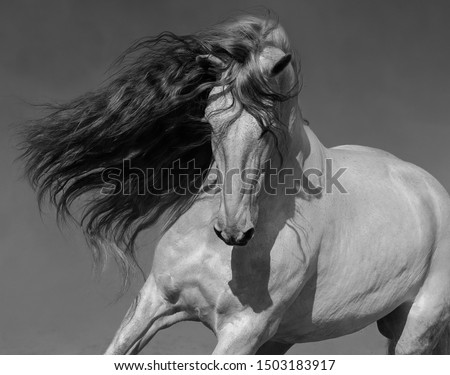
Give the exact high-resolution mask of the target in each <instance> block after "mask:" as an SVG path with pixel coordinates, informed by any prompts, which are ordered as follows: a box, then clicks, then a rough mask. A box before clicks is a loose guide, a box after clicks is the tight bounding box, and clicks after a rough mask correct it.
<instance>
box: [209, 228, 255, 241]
mask: <svg viewBox="0 0 450 375" xmlns="http://www.w3.org/2000/svg"><path fill="white" fill-rule="evenodd" d="M214 232H215V233H216V234H217V237H219V238H220V239H221V240H222V241H223V242H225V243H226V244H227V245H229V246H245V245H247V243H248V241H250V240H251V239H252V238H253V234H254V233H255V228H253V227H251V228H248V229H246V230H245V231H241V230H238V229H237V228H226V227H225V228H222V227H221V226H220V225H219V224H215V225H214Z"/></svg>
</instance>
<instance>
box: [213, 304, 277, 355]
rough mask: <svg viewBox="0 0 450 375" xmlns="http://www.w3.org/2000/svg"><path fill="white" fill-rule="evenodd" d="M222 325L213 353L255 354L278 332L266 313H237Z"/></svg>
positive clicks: (217, 331)
mask: <svg viewBox="0 0 450 375" xmlns="http://www.w3.org/2000/svg"><path fill="white" fill-rule="evenodd" d="M220 326H221V328H219V329H218V330H216V336H217V345H216V347H215V349H214V351H213V353H212V354H255V353H256V352H257V351H258V349H259V348H260V347H261V345H262V344H263V343H264V342H266V341H268V340H269V339H270V338H271V337H272V336H273V335H274V334H275V333H276V329H275V328H276V327H274V326H273V325H272V326H271V325H270V324H269V319H268V318H267V317H266V316H265V314H264V315H262V314H254V313H249V314H244V313H239V314H235V315H233V316H232V318H229V319H227V321H226V322H221V323H220Z"/></svg>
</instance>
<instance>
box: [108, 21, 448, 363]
mask: <svg viewBox="0 0 450 375" xmlns="http://www.w3.org/2000/svg"><path fill="white" fill-rule="evenodd" d="M224 25H225V26H223V25H222V26H219V27H216V28H215V29H211V30H213V31H209V33H208V32H205V33H204V34H198V35H200V36H198V38H200V39H202V38H203V39H202V41H203V42H209V41H210V40H211V36H212V35H215V36H217V35H219V36H220V35H222V36H224V37H226V38H225V39H226V41H224V42H223V43H222V46H223V48H224V50H226V51H227V53H221V52H220V51H219V50H218V49H213V48H212V49H209V50H207V51H206V52H208V53H203V54H200V53H198V54H197V56H196V59H195V62H196V63H197V64H198V66H203V67H205V66H206V68H205V69H210V70H214V71H215V72H216V73H217V72H218V78H217V80H216V82H215V83H214V87H213V88H212V89H210V90H209V91H208V92H207V93H208V95H207V97H206V98H205V103H207V104H206V105H205V107H204V108H203V109H202V112H203V114H204V122H205V123H207V124H208V126H210V128H211V133H210V138H209V139H210V145H211V151H212V157H211V160H213V163H214V164H213V166H214V167H215V168H216V171H215V172H214V173H213V169H210V170H209V175H208V176H207V178H206V179H205V180H204V182H205V181H206V182H208V181H209V182H211V181H212V182H214V181H215V179H216V178H217V175H220V176H226V177H225V179H224V180H225V181H222V182H224V184H225V185H229V186H228V188H225V186H224V185H222V188H221V189H219V190H220V191H219V192H215V193H211V192H209V191H206V190H202V191H203V192H202V193H199V194H198V195H197V196H196V197H195V200H194V201H193V203H192V205H191V206H189V208H187V209H186V210H185V211H183V212H182V213H181V214H180V215H179V217H177V218H176V220H174V222H171V223H170V225H168V229H167V230H166V231H164V232H163V234H162V236H161V238H160V241H159V243H158V246H157V248H156V252H155V256H154V261H153V266H152V270H151V273H150V275H149V277H148V278H147V280H146V282H145V285H144V286H143V288H142V290H141V291H140V293H139V295H138V296H137V298H136V300H135V302H134V303H133V305H132V306H131V308H130V310H129V312H128V313H127V315H126V317H125V319H124V321H123V322H122V324H121V327H120V328H119V330H118V331H117V333H116V335H115V337H114V339H113V341H112V343H111V344H110V346H109V348H108V349H107V351H106V353H107V354H136V353H138V352H139V351H140V350H141V349H142V348H143V347H144V346H145V345H146V344H147V343H148V342H149V340H150V339H151V338H152V337H153V336H154V335H155V334H156V333H157V332H158V331H159V330H161V329H163V328H166V327H169V326H171V325H173V324H174V323H177V322H180V321H183V320H194V321H201V322H202V323H203V324H204V325H206V326H207V327H208V328H210V329H211V330H212V331H214V333H215V335H216V337H217V340H218V342H217V346H216V348H215V350H214V352H213V354H255V353H257V354H258V353H262V354H283V353H285V352H286V351H287V350H288V349H289V348H290V347H291V346H292V345H293V344H295V343H304V342H312V341H320V340H326V339H330V338H335V337H339V336H343V335H347V334H350V333H352V332H356V331H358V330H361V329H362V328H364V327H366V326H367V325H369V324H371V323H372V322H375V321H376V322H377V323H378V328H379V330H380V332H381V333H382V334H383V335H384V336H386V337H387V338H388V339H389V340H390V345H389V352H390V353H395V354H428V353H433V354H435V353H436V354H437V353H450V329H449V323H450V200H449V196H448V194H447V192H446V191H445V189H444V188H443V187H442V186H441V185H440V184H439V183H438V182H437V181H436V180H435V179H434V178H433V177H432V176H430V175H429V174H428V173H427V172H425V171H423V170H422V169H420V168H419V167H417V166H414V165H412V164H410V163H407V162H404V161H402V160H400V159H398V158H396V157H395V156H392V155H391V154H389V153H387V152H384V151H380V150H377V149H373V148H368V147H361V146H339V147H334V148H326V147H325V146H324V145H322V143H321V142H320V141H319V140H318V138H317V137H316V136H315V134H314V133H313V131H312V130H311V129H310V127H309V126H307V125H306V124H305V121H304V119H303V118H302V115H301V112H300V109H299V106H298V97H297V94H298V93H297V92H296V91H293V88H295V87H297V86H296V84H297V83H298V82H297V77H298V71H297V66H298V62H297V60H296V58H295V57H294V56H293V54H292V51H291V49H290V47H289V42H288V39H287V36H286V34H285V32H284V30H283V29H282V27H281V26H279V25H278V24H277V23H275V22H274V21H273V20H271V19H263V18H258V17H252V16H244V17H241V18H238V19H237V20H232V21H229V22H228V23H225V24H224ZM217 30H221V32H222V33H223V34H220V33H219V32H218V31H217ZM236 35H239V38H240V39H239V38H237V39H236ZM233 38H234V39H233ZM246 38H247V39H246ZM238 39H239V40H238ZM232 42H234V44H232ZM211 43H212V42H211ZM250 43H253V44H254V45H257V47H255V48H254V49H249V47H248V46H250V45H253V44H250ZM236 46H237V47H240V49H239V48H237V47H236ZM235 47H236V48H235ZM233 48H234V49H233ZM245 48H247V49H248V50H245ZM218 51H219V52H218ZM200 52H202V51H200ZM241 55H242V56H243V57H242V56H241ZM241 57H242V58H241ZM192 69H193V68H192ZM172 84H173V82H172ZM258 84H259V85H260V86H258ZM258 89H261V91H262V93H260V92H259V91H258ZM278 94H279V98H284V99H283V100H281V99H279V100H277V95H278ZM252 103H253V104H254V106H252ZM255 103H256V104H255ZM268 162H270V163H271V165H272V166H279V165H281V163H282V165H283V168H285V169H284V172H283V173H280V172H279V170H277V171H278V172H277V173H275V174H272V175H270V174H269V173H268V172H267V170H266V169H264V168H265V166H266V165H267V163H268ZM330 168H332V170H330ZM231 170H233V171H239V173H241V171H243V170H246V171H248V170H250V171H259V170H263V172H262V173H255V174H254V177H253V178H250V179H249V178H247V179H244V178H241V177H242V174H241V175H237V174H235V176H234V177H233V178H231V179H229V178H228V177H229V173H228V172H229V171H231ZM286 171H288V172H289V173H286ZM280 176H281V177H283V176H284V177H283V178H280ZM269 177H270V180H271V182H270V191H268V189H267V188H263V187H264V186H268V185H269V184H268V180H269ZM273 177H275V178H273ZM273 180H275V181H273ZM216 182H217V184H219V183H220V182H221V181H216ZM292 187H295V194H294V193H293V191H292Z"/></svg>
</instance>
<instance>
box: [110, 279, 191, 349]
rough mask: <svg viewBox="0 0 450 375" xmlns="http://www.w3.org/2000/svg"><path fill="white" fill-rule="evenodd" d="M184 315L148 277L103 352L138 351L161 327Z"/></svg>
mask: <svg viewBox="0 0 450 375" xmlns="http://www.w3.org/2000/svg"><path fill="white" fill-rule="evenodd" d="M187 318H188V317H187V313H186V312H184V311H176V310H175V309H174V307H173V305H172V304H170V303H169V302H168V301H167V300H165V299H164V298H163V296H162V295H161V293H160V291H159V290H158V288H157V286H156V284H155V281H154V278H153V277H152V276H150V277H149V278H148V280H147V281H146V283H145V284H144V286H143V288H142V289H141V291H140V292H139V294H138V296H137V297H136V299H135V300H134V302H133V304H132V305H131V306H130V308H129V309H128V312H127V314H126V315H125V318H124V319H123V321H122V324H121V325H120V328H119V329H118V331H117V332H116V335H115V336H114V339H113V340H112V342H111V344H110V345H109V347H108V349H107V350H106V352H105V354H137V353H139V351H141V350H142V348H143V347H144V346H145V345H146V344H147V343H148V342H149V341H150V339H151V338H152V337H153V336H154V335H155V334H156V333H157V332H158V331H159V330H160V329H163V328H167V327H169V326H171V325H172V324H174V323H177V322H180V321H182V320H186V319H187Z"/></svg>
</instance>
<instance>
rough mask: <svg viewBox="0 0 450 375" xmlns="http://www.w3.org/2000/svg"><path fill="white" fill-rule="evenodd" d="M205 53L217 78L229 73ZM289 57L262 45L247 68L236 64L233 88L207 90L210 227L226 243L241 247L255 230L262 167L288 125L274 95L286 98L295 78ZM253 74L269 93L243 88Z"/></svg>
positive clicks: (272, 154) (275, 149)
mask: <svg viewBox="0 0 450 375" xmlns="http://www.w3.org/2000/svg"><path fill="white" fill-rule="evenodd" d="M205 58H208V59H210V62H211V64H216V65H217V64H218V65H222V66H223V69H224V72H223V77H222V80H221V81H226V76H227V75H229V74H230V72H229V71H228V70H227V69H226V68H225V64H224V63H223V62H221V61H220V60H218V59H217V58H215V57H211V56H207V57H205ZM291 60H292V55H291V54H290V53H285V52H284V51H282V50H281V49H279V48H276V47H273V46H268V47H265V48H264V49H263V50H262V51H261V53H259V54H258V55H256V56H254V57H253V58H252V59H251V61H250V62H249V63H248V65H249V66H248V67H247V69H242V67H240V69H241V71H240V72H239V73H238V74H237V75H236V76H235V82H234V89H231V88H230V86H228V85H224V86H217V87H215V88H213V89H212V90H211V92H210V95H209V101H208V106H207V107H206V110H205V119H206V120H207V121H208V122H209V123H210V125H211V129H212V136H211V146H212V152H213V158H214V161H215V166H216V168H217V170H216V171H215V173H216V174H217V176H218V178H219V180H220V181H219V184H220V187H221V192H220V194H221V195H220V206H219V211H218V215H217V220H216V222H215V223H214V231H215V233H216V234H217V236H218V237H219V238H220V239H221V240H223V241H224V242H225V243H226V244H228V245H233V246H234V245H237V246H245V245H246V244H247V243H248V241H249V240H250V239H251V238H252V237H253V234H254V232H255V225H256V222H257V219H258V200H259V199H258V198H259V197H260V196H261V192H262V191H263V189H262V187H263V183H264V181H263V180H264V176H265V173H264V166H265V165H266V163H267V162H268V160H269V159H271V158H272V157H273V156H274V153H275V152H276V151H277V147H276V146H277V142H276V136H277V135H276V134H279V133H283V132H285V131H288V130H289V129H288V128H286V126H285V124H283V118H284V112H285V111H286V106H284V105H283V103H282V102H281V100H280V98H281V97H283V98H287V96H286V95H287V93H288V91H289V90H290V89H291V88H292V82H293V81H294V80H295V78H296V77H295V73H294V68H293V66H292V65H291ZM255 72H257V73H258V74H255ZM258 76H259V79H255V82H253V84H254V85H258V84H259V85H262V86H264V87H263V88H262V89H261V91H263V92H266V93H269V94H267V95H262V96H260V97H258V96H257V95H255V92H256V93H258V90H256V91H254V90H245V88H244V87H245V84H243V82H244V81H246V80H247V81H251V80H252V79H254V77H258ZM247 83H248V82H247ZM278 95H280V98H279V97H278ZM250 103H251V104H250ZM278 151H279V150H278Z"/></svg>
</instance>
